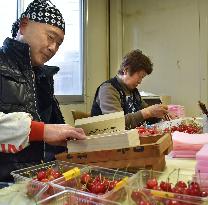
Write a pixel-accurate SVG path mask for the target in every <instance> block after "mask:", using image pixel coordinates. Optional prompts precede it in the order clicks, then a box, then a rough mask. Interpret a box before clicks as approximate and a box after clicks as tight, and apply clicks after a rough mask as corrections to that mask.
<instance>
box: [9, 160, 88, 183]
mask: <svg viewBox="0 0 208 205" xmlns="http://www.w3.org/2000/svg"><path fill="white" fill-rule="evenodd" d="M74 167H78V168H79V169H83V168H84V167H86V166H85V165H81V164H74V163H69V162H66V161H60V160H55V161H51V162H46V163H42V164H38V165H35V166H31V167H27V168H24V169H19V170H15V171H12V172H11V175H12V176H13V177H14V180H15V182H20V181H25V180H29V179H34V178H36V176H37V173H38V172H39V171H42V170H47V169H50V168H53V169H54V170H56V171H59V172H61V173H64V172H67V171H69V170H71V169H73V168H74Z"/></svg>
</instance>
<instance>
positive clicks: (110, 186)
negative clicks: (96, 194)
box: [108, 180, 118, 191]
mask: <svg viewBox="0 0 208 205" xmlns="http://www.w3.org/2000/svg"><path fill="white" fill-rule="evenodd" d="M117 183H118V181H117V180H114V181H111V182H110V184H109V187H108V191H111V190H112V189H114V187H115V186H116V184H117Z"/></svg>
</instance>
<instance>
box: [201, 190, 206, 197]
mask: <svg viewBox="0 0 208 205" xmlns="http://www.w3.org/2000/svg"><path fill="white" fill-rule="evenodd" d="M200 196H201V197H207V196H208V193H207V192H206V191H201V193H200Z"/></svg>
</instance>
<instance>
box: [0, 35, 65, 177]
mask: <svg viewBox="0 0 208 205" xmlns="http://www.w3.org/2000/svg"><path fill="white" fill-rule="evenodd" d="M34 70H35V71H36V72H34V71H33V68H32V67H31V63H30V56H29V46H28V45H27V44H25V43H21V42H18V41H16V40H13V39H9V38H7V39H6V40H5V41H4V44H3V47H2V48H0V111H1V112H4V113H11V112H27V113H30V114H31V115H32V116H33V120H36V121H44V122H45V123H57V124H58V123H60V124H61V123H64V120H63V117H62V114H61V112H60V109H59V107H58V104H57V102H56V100H55V98H54V96H53V74H54V73H55V72H57V71H58V68H57V67H49V66H43V67H42V68H36V69H34ZM48 147H49V148H48V150H49V151H48V152H51V149H52V150H53V147H50V146H48ZM42 160H43V161H44V160H45V159H44V143H43V142H31V143H30V145H29V146H28V147H27V148H25V149H24V150H22V151H21V152H18V153H16V154H7V153H0V167H1V169H0V181H10V180H11V179H12V178H11V176H10V172H11V171H13V170H16V169H20V168H23V167H26V166H30V165H31V164H37V163H40V162H41V161H42Z"/></svg>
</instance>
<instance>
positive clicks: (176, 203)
mask: <svg viewBox="0 0 208 205" xmlns="http://www.w3.org/2000/svg"><path fill="white" fill-rule="evenodd" d="M145 188H146V189H151V190H157V191H163V192H171V193H174V194H176V195H175V197H174V198H175V199H165V198H160V199H159V198H157V200H156V199H154V200H153V201H154V202H152V201H151V200H150V198H149V197H148V195H151V192H148V190H146V191H145V189H144V190H137V191H133V192H132V193H131V198H132V200H133V201H134V202H135V203H136V204H137V205H155V204H160V205H192V204H194V203H192V202H190V200H189V202H188V201H187V202H184V201H186V199H187V197H185V195H186V196H187V195H189V196H194V197H208V193H207V192H206V191H202V190H201V188H200V185H199V183H197V182H194V181H191V182H189V183H188V184H187V183H185V182H184V181H178V182H177V183H176V184H175V186H173V185H172V184H171V183H170V182H164V181H161V182H160V183H159V182H158V181H157V179H156V178H153V179H148V180H147V182H146V187H145ZM177 194H179V195H177ZM178 197H179V198H178ZM195 199H196V200H198V199H197V198H195ZM195 199H194V198H192V199H191V200H195ZM183 200H184V201H183ZM156 202H158V203H156Z"/></svg>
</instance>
